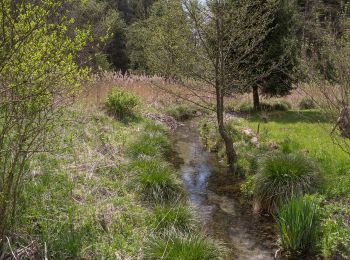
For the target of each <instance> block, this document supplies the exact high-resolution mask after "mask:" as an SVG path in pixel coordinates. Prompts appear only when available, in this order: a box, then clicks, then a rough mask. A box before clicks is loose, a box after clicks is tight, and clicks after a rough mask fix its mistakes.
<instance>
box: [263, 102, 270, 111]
mask: <svg viewBox="0 0 350 260" xmlns="http://www.w3.org/2000/svg"><path fill="white" fill-rule="evenodd" d="M260 110H262V111H272V110H273V105H271V104H270V103H267V102H260Z"/></svg>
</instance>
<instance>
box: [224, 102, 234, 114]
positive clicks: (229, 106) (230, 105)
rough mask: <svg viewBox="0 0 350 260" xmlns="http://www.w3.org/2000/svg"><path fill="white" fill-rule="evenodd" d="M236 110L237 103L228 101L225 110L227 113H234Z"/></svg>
mask: <svg viewBox="0 0 350 260" xmlns="http://www.w3.org/2000/svg"><path fill="white" fill-rule="evenodd" d="M235 111H236V104H235V103H234V102H228V103H227V104H226V105H225V112H226V113H231V114H232V113H234V112H235Z"/></svg>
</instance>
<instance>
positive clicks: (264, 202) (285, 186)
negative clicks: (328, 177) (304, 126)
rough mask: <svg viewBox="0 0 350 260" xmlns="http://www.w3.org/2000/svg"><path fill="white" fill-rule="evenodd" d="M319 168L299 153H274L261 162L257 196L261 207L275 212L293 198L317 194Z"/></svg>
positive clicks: (256, 183) (257, 179)
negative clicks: (311, 193) (313, 192)
mask: <svg viewBox="0 0 350 260" xmlns="http://www.w3.org/2000/svg"><path fill="white" fill-rule="evenodd" d="M320 179H321V174H320V170H319V167H318V166H317V165H316V164H315V162H313V161H312V160H310V159H309V158H307V157H306V156H305V155H303V154H300V153H295V154H293V153H288V154H286V153H281V152H278V153H274V154H271V155H269V156H267V157H266V158H264V159H263V160H261V161H260V162H259V169H258V174H257V175H256V176H255V178H254V182H255V188H254V197H255V200H256V202H257V203H258V204H259V207H261V208H262V209H265V210H267V211H268V212H271V213H273V212H274V211H275V210H276V209H277V208H278V207H279V206H280V205H282V204H283V203H285V202H287V201H288V200H289V199H290V198H291V197H293V196H302V195H304V194H306V193H309V192H312V191H315V186H316V184H317V182H319V181H320Z"/></svg>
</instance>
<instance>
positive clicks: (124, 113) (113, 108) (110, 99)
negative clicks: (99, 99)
mask: <svg viewBox="0 0 350 260" xmlns="http://www.w3.org/2000/svg"><path fill="white" fill-rule="evenodd" d="M105 103H106V107H107V109H108V110H109V111H110V112H111V113H113V114H114V115H115V116H117V117H119V118H121V119H125V118H128V117H132V116H134V109H135V107H136V106H137V105H138V104H139V103H140V100H139V98H138V97H137V96H135V95H134V94H132V93H129V92H126V91H124V90H122V89H118V88H114V89H113V90H112V91H110V92H109V93H108V95H107V99H106V102H105Z"/></svg>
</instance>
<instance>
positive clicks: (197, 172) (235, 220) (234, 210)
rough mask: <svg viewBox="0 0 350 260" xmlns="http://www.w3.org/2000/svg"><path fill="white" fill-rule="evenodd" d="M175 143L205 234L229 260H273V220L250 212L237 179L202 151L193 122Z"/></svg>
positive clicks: (215, 159) (215, 158)
mask: <svg viewBox="0 0 350 260" xmlns="http://www.w3.org/2000/svg"><path fill="white" fill-rule="evenodd" d="M175 144H176V149H177V152H178V154H179V157H180V158H181V159H182V160H183V162H182V164H181V175H182V179H183V182H184V185H185V188H186V191H187V194H188V197H189V200H190V202H191V204H192V205H193V206H194V208H195V211H196V213H197V215H198V217H199V219H200V221H201V223H202V225H203V226H204V228H205V231H206V232H207V233H208V234H209V235H210V236H212V237H213V238H215V239H219V240H221V241H223V242H224V244H225V246H226V247H227V248H228V249H229V250H230V253H229V257H228V259H239V260H241V259H242V260H243V259H244V260H246V259H254V260H259V259H264V260H268V259H274V258H273V252H274V251H275V250H276V247H275V237H276V236H275V227H274V224H273V221H272V219H271V218H269V217H267V216H259V215H257V214H253V213H252V210H251V207H250V206H249V205H247V203H246V202H244V200H243V199H242V197H241V195H240V194H239V179H238V178H235V177H234V176H232V174H230V173H228V172H227V169H226V168H225V167H224V166H222V165H221V164H220V163H219V161H218V158H217V156H216V155H215V154H211V153H207V152H206V151H204V149H203V146H202V144H201V142H200V139H199V133H198V131H197V127H196V123H195V122H188V123H186V124H185V125H183V126H180V127H179V128H178V129H177V130H176V132H175Z"/></svg>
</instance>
